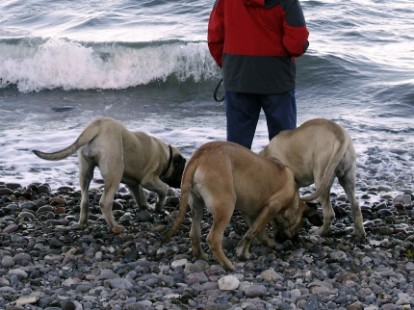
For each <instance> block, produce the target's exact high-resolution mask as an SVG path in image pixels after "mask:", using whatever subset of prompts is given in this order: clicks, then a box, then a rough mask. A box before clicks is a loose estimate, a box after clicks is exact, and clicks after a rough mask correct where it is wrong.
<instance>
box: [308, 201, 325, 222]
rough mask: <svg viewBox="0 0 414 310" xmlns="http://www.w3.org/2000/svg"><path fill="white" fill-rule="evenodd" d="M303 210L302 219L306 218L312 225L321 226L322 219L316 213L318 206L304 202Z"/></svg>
mask: <svg viewBox="0 0 414 310" xmlns="http://www.w3.org/2000/svg"><path fill="white" fill-rule="evenodd" d="M304 205H305V206H306V207H305V210H304V211H303V217H306V218H307V219H308V220H309V222H311V224H312V225H315V226H322V224H323V219H322V217H321V215H320V214H319V213H318V205H317V204H315V203H309V202H306V203H305V204H304Z"/></svg>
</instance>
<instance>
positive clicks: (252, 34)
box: [208, 0, 309, 94]
mask: <svg viewBox="0 0 414 310" xmlns="http://www.w3.org/2000/svg"><path fill="white" fill-rule="evenodd" d="M308 36H309V32H308V30H307V28H306V24H305V19H304V16H303V13H302V9H301V7H300V4H299V2H298V0H217V1H216V3H215V5H214V8H213V10H212V12H211V15H210V20H209V25H208V47H209V50H210V53H211V55H212V56H213V58H214V60H215V61H216V63H217V64H218V65H219V66H220V67H223V79H224V85H225V88H226V90H230V91H236V92H249V93H265V94H271V93H280V92H284V91H288V90H291V89H294V87H295V74H296V65H295V59H294V58H295V57H297V56H300V55H302V54H303V53H305V51H306V49H307V47H308V45H309V43H308Z"/></svg>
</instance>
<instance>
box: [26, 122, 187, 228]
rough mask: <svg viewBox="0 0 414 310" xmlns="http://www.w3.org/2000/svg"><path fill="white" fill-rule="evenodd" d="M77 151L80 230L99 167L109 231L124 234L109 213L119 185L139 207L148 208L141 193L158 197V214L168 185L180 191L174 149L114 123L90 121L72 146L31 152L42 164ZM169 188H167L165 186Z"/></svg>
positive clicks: (181, 162) (179, 160) (181, 161)
mask: <svg viewBox="0 0 414 310" xmlns="http://www.w3.org/2000/svg"><path fill="white" fill-rule="evenodd" d="M76 151H78V157H79V181H80V188H81V192H82V199H81V211H80V218H79V224H78V226H79V227H80V228H84V227H85V226H87V224H88V202H89V199H88V190H89V185H90V182H91V181H92V178H93V171H94V169H95V167H96V166H98V167H99V170H100V172H101V175H102V178H103V179H104V183H105V185H104V192H103V194H102V197H101V199H100V201H99V205H100V207H101V210H102V214H103V216H104V218H105V220H106V222H107V224H108V226H109V227H110V228H111V229H112V231H113V232H115V233H120V232H121V231H122V229H123V228H122V226H121V225H118V224H117V223H116V221H115V219H114V217H113V214H112V204H113V199H114V195H115V193H116V191H117V190H118V187H119V184H120V183H125V184H126V185H127V187H128V188H129V190H130V191H131V193H132V194H133V196H134V199H135V201H136V202H137V204H138V206H139V207H142V208H150V205H149V204H148V202H147V199H146V196H145V193H144V191H143V188H146V189H148V190H150V191H154V192H156V193H157V194H158V201H157V204H156V208H157V209H162V207H163V206H164V204H165V200H166V196H167V194H168V190H169V186H168V185H170V186H171V187H179V186H180V182H181V177H182V173H183V170H184V166H185V159H184V158H183V156H182V155H181V153H180V152H179V151H178V149H177V148H175V147H172V146H169V145H168V144H166V143H164V142H163V141H161V140H158V139H156V138H154V137H152V136H149V135H147V134H145V133H143V132H131V131H129V130H127V129H126V128H125V127H124V126H123V125H122V124H121V123H120V122H118V121H116V120H114V119H112V118H101V119H97V120H94V121H92V122H91V123H89V124H88V125H87V127H86V128H85V129H84V131H83V132H82V133H81V134H80V136H79V137H78V138H77V139H76V141H75V142H74V143H73V144H71V145H70V146H68V147H66V148H65V149H63V150H60V151H57V152H54V153H44V152H40V151H37V150H34V151H33V152H34V153H35V154H36V155H37V156H39V157H40V158H43V159H46V160H61V159H64V158H67V157H68V156H70V155H72V154H73V153H75V152H76ZM167 184H168V185H167Z"/></svg>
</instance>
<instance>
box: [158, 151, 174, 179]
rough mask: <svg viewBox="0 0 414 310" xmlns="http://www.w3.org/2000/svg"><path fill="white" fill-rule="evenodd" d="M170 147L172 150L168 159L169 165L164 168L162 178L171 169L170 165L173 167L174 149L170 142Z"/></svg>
mask: <svg viewBox="0 0 414 310" xmlns="http://www.w3.org/2000/svg"><path fill="white" fill-rule="evenodd" d="M168 149H169V150H170V159H169V160H168V165H167V167H165V169H164V170H163V172H162V173H161V176H160V177H161V178H163V177H164V175H165V174H166V173H167V171H168V169H170V167H171V163H172V160H173V154H172V153H173V151H172V147H171V145H170V144H169V145H168Z"/></svg>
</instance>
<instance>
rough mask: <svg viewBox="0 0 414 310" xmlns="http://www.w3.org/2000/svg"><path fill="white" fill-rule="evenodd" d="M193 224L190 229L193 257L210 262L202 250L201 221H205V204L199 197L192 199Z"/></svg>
mask: <svg viewBox="0 0 414 310" xmlns="http://www.w3.org/2000/svg"><path fill="white" fill-rule="evenodd" d="M189 204H190V206H191V212H192V222H191V229H190V240H191V248H192V251H193V256H194V257H195V258H197V259H200V258H202V259H204V260H208V259H209V258H208V256H207V255H206V254H205V253H204V251H203V249H202V248H201V221H202V220H203V210H204V202H203V201H202V199H200V198H197V197H193V196H191V197H190V203H189Z"/></svg>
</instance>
